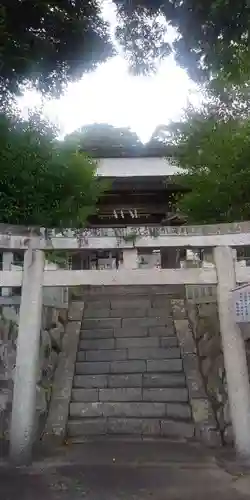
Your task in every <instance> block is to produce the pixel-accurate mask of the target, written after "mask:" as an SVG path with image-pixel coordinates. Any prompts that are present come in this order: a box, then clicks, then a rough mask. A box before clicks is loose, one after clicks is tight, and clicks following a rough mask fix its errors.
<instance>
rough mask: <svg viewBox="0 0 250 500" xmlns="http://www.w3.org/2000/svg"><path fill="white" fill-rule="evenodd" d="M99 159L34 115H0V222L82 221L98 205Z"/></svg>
mask: <svg viewBox="0 0 250 500" xmlns="http://www.w3.org/2000/svg"><path fill="white" fill-rule="evenodd" d="M95 168H96V164H95V162H94V161H93V160H91V159H90V158H88V157H87V156H86V155H84V154H83V153H80V152H76V149H75V148H74V147H73V146H72V144H70V143H68V142H67V141H64V142H60V141H57V140H56V139H55V131H54V130H53V129H52V128H51V127H50V126H49V125H48V124H46V123H43V122H41V121H40V119H39V118H37V117H36V118H35V119H33V120H29V121H26V122H24V121H21V120H18V119H17V118H9V117H7V116H6V115H0V214H1V222H2V223H9V224H23V225H29V226H32V225H35V226H42V227H64V228H65V227H73V228H76V227H79V226H83V225H84V223H85V222H86V218H87V216H88V215H89V214H90V213H93V212H94V210H95V203H96V200H97V198H98V196H99V194H100V191H101V186H100V183H99V182H98V180H97V178H96V177H95Z"/></svg>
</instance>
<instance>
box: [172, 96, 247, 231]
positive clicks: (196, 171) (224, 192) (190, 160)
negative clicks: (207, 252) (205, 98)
mask: <svg viewBox="0 0 250 500" xmlns="http://www.w3.org/2000/svg"><path fill="white" fill-rule="evenodd" d="M219 111H221V110H219V109H218V110H217V113H213V110H212V109H210V108H209V106H205V107H204V108H203V109H202V110H201V111H196V112H189V114H188V115H187V119H186V121H185V122H183V123H178V124H177V123H176V124H173V125H172V130H171V132H172V143H173V145H174V150H175V158H176V159H177V160H178V161H179V163H180V166H181V167H182V168H183V169H184V173H183V175H182V176H181V179H178V183H179V182H181V184H182V185H183V186H184V187H186V188H187V190H188V192H187V193H185V194H184V195H183V196H182V198H181V199H179V200H178V208H179V209H180V210H181V212H182V213H185V214H186V215H187V216H188V220H189V221H190V222H198V223H202V224H205V223H217V222H233V221H242V220H249V219H250V198H249V193H250V165H249V158H250V120H249V118H244V119H242V118H239V117H238V116H230V114H229V115H223V116H220V117H219Z"/></svg>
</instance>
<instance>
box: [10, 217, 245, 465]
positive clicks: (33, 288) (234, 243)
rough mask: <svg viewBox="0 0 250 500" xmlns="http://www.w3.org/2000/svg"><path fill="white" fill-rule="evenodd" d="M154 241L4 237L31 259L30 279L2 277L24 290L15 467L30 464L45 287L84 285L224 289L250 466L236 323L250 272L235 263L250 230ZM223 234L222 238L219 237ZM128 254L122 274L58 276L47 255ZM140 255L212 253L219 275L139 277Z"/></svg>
mask: <svg viewBox="0 0 250 500" xmlns="http://www.w3.org/2000/svg"><path fill="white" fill-rule="evenodd" d="M158 229H159V231H158V235H157V236H156V235H154V237H151V236H150V235H149V233H147V232H146V231H144V233H143V232H141V231H140V232H138V238H137V239H136V241H133V243H132V242H129V241H128V240H125V239H124V241H120V240H119V242H117V239H116V237H115V235H114V233H112V230H108V231H107V230H104V231H103V232H102V231H101V230H100V231H99V234H98V236H97V235H96V232H94V231H93V232H92V233H89V235H88V239H87V240H86V238H80V239H79V237H78V238H76V237H73V236H71V237H63V236H59V237H58V236H57V237H56V236H52V237H51V238H50V239H49V240H46V239H45V238H44V237H43V236H41V237H37V236H36V237H34V236H32V234H28V235H27V234H26V235H25V236H23V235H22V231H21V230H20V234H19V235H18V234H17V233H16V234H15V235H12V234H10V232H9V228H8V234H6V232H5V233H4V231H3V229H2V228H0V230H1V232H2V234H1V235H0V249H1V250H2V251H3V252H11V251H14V250H17V249H18V250H23V251H24V268H23V271H11V270H3V271H0V286H1V287H20V286H21V287H22V297H21V306H20V318H19V335H18V343H17V358H16V372H15V384H14V397H13V408H12V421H11V432H10V456H11V459H12V460H13V461H15V462H16V463H27V462H28V461H29V460H30V459H31V450H32V444H33V425H34V412H35V394H36V391H35V389H36V367H37V362H38V355H39V337H40V327H41V311H42V289H43V286H53V287H55V286H60V287H71V286H74V287H75V286H81V285H95V286H98V285H99V286H100V285H102V286H103V285H109V286H110V285H112V286H114V287H115V286H117V285H135V284H136V285H148V286H150V285H171V286H174V285H217V296H218V310H219V319H220V330H221V337H222V346H223V353H224V362H225V369H226V376H227V384H228V395H229V402H230V409H231V418H232V424H233V430H234V435H235V444H236V449H237V452H238V453H239V455H240V456H242V457H246V458H248V459H250V385H249V376H248V369H247V362H246V353H245V346H244V340H243V338H242V335H241V333H240V330H239V328H238V326H237V325H236V324H235V323H234V317H233V309H232V303H231V290H232V289H233V288H234V287H235V286H236V284H237V283H245V282H247V281H250V269H249V268H241V267H240V266H238V264H237V263H236V262H235V261H234V258H233V250H232V248H235V247H244V246H250V223H245V224H244V225H243V226H242V227H241V226H239V225H236V224H235V225H233V224H232V225H221V226H220V227H218V226H214V227H213V226H207V227H206V226H203V227H184V228H171V227H170V228H158ZM219 232H220V234H218V233H219ZM118 247H119V249H120V250H122V251H123V261H124V266H123V269H118V270H116V269H115V270H113V269H112V270H103V271H96V270H83V271H80V270H75V271H70V270H58V271H44V251H53V250H64V251H65V250H67V251H69V250H72V251H73V250H81V251H83V252H84V251H89V250H98V249H109V250H112V249H115V248H118ZM137 248H140V249H143V248H147V249H148V248H152V249H155V248H158V249H162V248H165V249H166V248H172V249H173V248H193V249H198V248H203V249H206V248H213V255H214V262H215V267H214V268H211V269H202V268H196V269H195V268H193V269H181V268H180V269H146V270H142V269H138V268H137Z"/></svg>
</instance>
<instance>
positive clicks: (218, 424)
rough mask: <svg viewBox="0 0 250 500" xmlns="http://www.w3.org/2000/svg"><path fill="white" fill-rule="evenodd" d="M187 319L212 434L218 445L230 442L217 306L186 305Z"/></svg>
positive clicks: (231, 437) (228, 412)
mask: <svg viewBox="0 0 250 500" xmlns="http://www.w3.org/2000/svg"><path fill="white" fill-rule="evenodd" d="M187 309H188V316H189V321H190V327H191V329H192V333H193V339H194V343H195V348H196V353H197V362H198V369H199V373H200V376H201V379H202V381H203V387H204V389H205V392H206V395H207V398H208V401H209V404H210V412H211V414H212V415H211V416H212V419H213V421H214V425H215V431H216V432H217V434H218V435H219V436H220V440H221V443H222V444H231V443H232V442H233V433H232V426H231V418H230V410H229V401H228V394H227V382H226V373H225V367H224V358H223V351H222V346H221V336H220V327H219V318H218V311H217V303H216V302H210V303H202V304H197V305H194V304H191V303H188V307H187Z"/></svg>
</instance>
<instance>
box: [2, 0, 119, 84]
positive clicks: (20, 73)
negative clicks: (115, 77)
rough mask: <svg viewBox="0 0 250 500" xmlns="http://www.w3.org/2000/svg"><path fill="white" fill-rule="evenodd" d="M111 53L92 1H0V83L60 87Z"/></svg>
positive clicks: (98, 14)
mask: <svg viewBox="0 0 250 500" xmlns="http://www.w3.org/2000/svg"><path fill="white" fill-rule="evenodd" d="M113 53H114V49H113V47H112V44H111V42H110V37H109V32H108V27H107V24H106V23H105V22H104V21H103V19H102V16H101V11H100V5H99V2H98V1H97V0H90V1H86V0H74V1H73V0H53V1H51V0H49V1H48V0H47V1H46V0H34V1H32V2H31V1H30V0H1V1H0V56H1V65H0V79H1V80H0V82H1V87H2V90H3V89H5V90H10V91H14V92H16V90H17V86H18V84H20V83H23V82H24V81H25V80H28V81H32V82H33V83H36V84H37V85H38V87H39V88H42V89H44V90H46V91H48V90H54V91H55V90H56V89H57V88H58V89H60V88H61V85H60V84H62V83H64V82H66V81H67V79H68V78H69V77H70V78H79V77H81V76H82V73H83V72H84V71H86V70H88V69H92V68H93V67H94V66H95V65H96V64H97V63H99V62H101V61H104V60H105V59H106V58H107V57H110V56H111V55H112V54H113Z"/></svg>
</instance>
